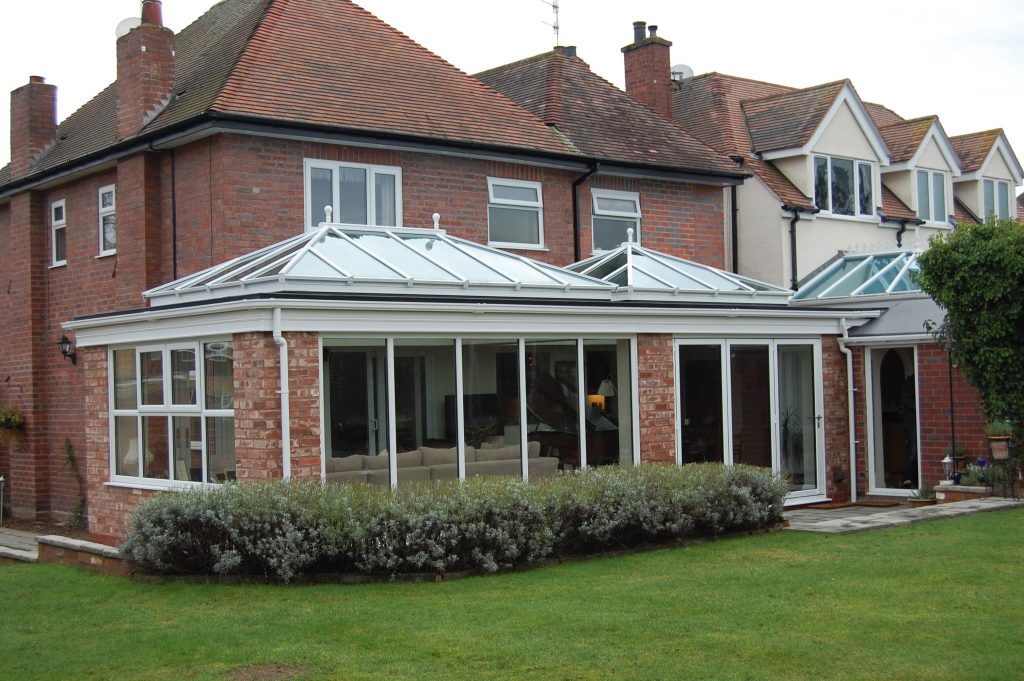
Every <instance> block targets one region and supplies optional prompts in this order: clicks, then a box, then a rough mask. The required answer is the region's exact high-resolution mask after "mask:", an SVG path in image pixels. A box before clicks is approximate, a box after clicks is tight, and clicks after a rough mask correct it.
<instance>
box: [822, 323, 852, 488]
mask: <svg viewBox="0 0 1024 681" xmlns="http://www.w3.org/2000/svg"><path fill="white" fill-rule="evenodd" d="M821 364H822V383H823V385H824V395H823V396H822V397H823V398H824V404H825V413H824V414H823V416H824V419H822V421H823V424H824V428H825V490H826V494H827V495H828V496H829V497H830V498H831V499H832V500H833V501H849V500H850V435H849V433H850V427H849V421H850V417H849V412H848V410H847V395H848V392H847V390H848V382H847V377H846V355H844V354H843V353H842V351H841V350H840V349H839V342H838V339H837V337H836V336H822V338H821ZM837 474H838V475H837ZM837 477H841V478H842V481H841V482H836V478H837Z"/></svg>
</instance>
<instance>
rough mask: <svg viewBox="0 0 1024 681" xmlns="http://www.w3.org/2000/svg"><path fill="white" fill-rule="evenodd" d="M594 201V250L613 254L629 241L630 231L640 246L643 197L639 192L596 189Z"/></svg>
mask: <svg viewBox="0 0 1024 681" xmlns="http://www.w3.org/2000/svg"><path fill="white" fill-rule="evenodd" d="M590 194H591V196H592V197H593V199H594V216H593V228H594V250H595V251H609V250H611V249H613V248H617V247H618V246H619V245H620V244H623V243H625V242H626V241H628V239H629V237H628V234H627V231H628V230H630V229H632V230H633V241H635V242H636V243H640V219H641V215H640V195H639V194H637V193H636V192H618V191H610V190H607V189H592V190H591V191H590Z"/></svg>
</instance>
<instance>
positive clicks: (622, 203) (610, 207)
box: [594, 196, 640, 215]
mask: <svg viewBox="0 0 1024 681" xmlns="http://www.w3.org/2000/svg"><path fill="white" fill-rule="evenodd" d="M594 203H595V205H596V206H597V210H599V211H608V212H612V213H630V214H631V215H639V213H640V209H639V208H638V207H637V205H636V199H628V198H613V197H610V196H595V197H594Z"/></svg>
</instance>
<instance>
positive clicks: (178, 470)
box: [172, 416, 203, 482]
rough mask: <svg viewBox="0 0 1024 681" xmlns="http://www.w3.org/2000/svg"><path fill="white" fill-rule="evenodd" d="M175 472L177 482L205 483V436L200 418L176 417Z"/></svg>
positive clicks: (174, 424) (173, 421) (174, 423)
mask: <svg viewBox="0 0 1024 681" xmlns="http://www.w3.org/2000/svg"><path fill="white" fill-rule="evenodd" d="M172 424H173V426H174V470H173V471H172V473H173V477H174V479H175V480H182V481H186V482H188V481H191V482H202V481H203V442H202V437H203V434H202V432H201V431H200V429H199V428H200V425H199V424H200V421H199V417H198V416H175V417H174V418H173V419H172Z"/></svg>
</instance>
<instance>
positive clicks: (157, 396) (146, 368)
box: [139, 350, 164, 404]
mask: <svg viewBox="0 0 1024 681" xmlns="http://www.w3.org/2000/svg"><path fill="white" fill-rule="evenodd" d="M139 366H140V367H141V370H142V403H143V404H163V403H164V353H163V352H161V351H159V350H153V351H151V352H140V353H139Z"/></svg>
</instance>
